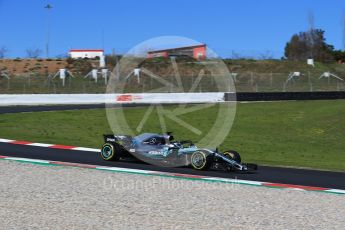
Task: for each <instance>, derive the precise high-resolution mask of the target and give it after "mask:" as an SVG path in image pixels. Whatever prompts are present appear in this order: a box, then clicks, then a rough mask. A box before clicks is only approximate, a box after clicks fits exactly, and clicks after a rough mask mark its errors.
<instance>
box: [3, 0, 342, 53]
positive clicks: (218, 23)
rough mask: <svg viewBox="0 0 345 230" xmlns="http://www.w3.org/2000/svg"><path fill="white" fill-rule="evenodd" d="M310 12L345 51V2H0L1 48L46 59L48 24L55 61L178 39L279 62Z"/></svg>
mask: <svg viewBox="0 0 345 230" xmlns="http://www.w3.org/2000/svg"><path fill="white" fill-rule="evenodd" d="M47 3H50V4H51V5H52V6H53V9H52V10H51V11H50V16H49V17H50V20H47V18H48V15H47V10H45V9H44V6H45V5H46V4H47ZM310 11H313V14H314V18H315V23H314V24H315V27H316V28H321V29H323V30H325V31H326V38H327V42H328V43H330V44H333V45H334V46H335V47H336V48H337V49H341V48H343V45H342V41H343V35H342V20H343V15H344V12H345V2H344V1H340V0H329V1H315V0H314V1H312V0H285V1H277V0H261V1H258V0H256V1H255V0H237V1H232V0H204V1H202V0H199V1H197V0H174V1H172V0H170V1H168V0H165V1H164V0H145V1H143V0H142V1H140V0H137V1H134V0H119V1H117V0H97V1H95V0H50V1H47V0H0V21H1V34H0V47H1V46H5V47H6V48H7V49H8V50H9V52H8V56H10V57H24V56H25V55H26V52H25V50H26V49H28V48H40V49H42V50H43V51H44V50H45V42H46V31H47V22H48V21H50V22H51V23H50V24H51V26H50V28H51V29H50V31H51V32H50V33H51V40H50V54H51V56H53V57H54V56H56V55H60V54H63V53H67V51H68V50H69V49H70V48H102V47H103V44H104V49H105V50H106V52H107V53H110V52H111V50H112V49H113V48H114V49H115V50H116V51H117V52H118V53H124V52H126V51H127V50H129V49H130V48H131V47H133V46H135V45H136V44H138V43H140V42H142V41H144V40H147V39H150V38H153V37H157V36H166V35H174V36H183V37H188V38H191V39H194V40H197V41H200V42H203V43H206V44H207V45H208V46H209V47H210V48H211V49H213V50H214V51H215V52H216V53H218V54H219V55H220V56H223V57H228V56H231V53H232V51H235V52H236V53H242V54H243V55H249V56H251V55H252V56H254V55H259V54H261V53H265V52H267V51H270V52H271V53H273V54H274V56H275V57H278V58H279V57H281V56H282V55H283V52H284V46H285V43H286V42H287V41H288V40H289V38H290V37H291V35H292V34H293V33H297V32H299V31H303V30H306V29H308V12H310ZM102 31H103V32H102ZM102 34H104V36H102ZM102 37H103V38H104V39H102ZM103 41H104V42H103ZM42 56H44V54H42Z"/></svg>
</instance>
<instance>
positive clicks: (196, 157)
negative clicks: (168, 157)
mask: <svg viewBox="0 0 345 230" xmlns="http://www.w3.org/2000/svg"><path fill="white" fill-rule="evenodd" d="M211 163H212V160H211V157H210V156H208V154H206V153H205V152H203V151H196V152H194V153H193V154H192V156H191V157H190V164H191V165H192V167H193V168H194V169H197V170H207V169H208V168H210V166H211Z"/></svg>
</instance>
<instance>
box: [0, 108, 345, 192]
mask: <svg viewBox="0 0 345 230" xmlns="http://www.w3.org/2000/svg"><path fill="white" fill-rule="evenodd" d="M132 106H136V105H132ZM91 108H104V104H103V105H63V106H20V107H19V106H9V107H0V114H5V113H20V112H36V111H55V110H76V109H91ZM2 138H6V137H2ZM0 155H3V156H12V157H23V158H32V159H42V160H51V161H63V162H72V163H82V164H91V165H101V166H113V167H123V168H133V169H144V170H155V171H163V172H174V173H184V174H195V175H204V176H209V177H223V178H232V179H243V180H255V181H262V182H272V183H284V184H295V185H304V186H316V187H325V188H334V189H345V173H343V172H329V171H318V170H306V169H293V168H280V167H268V166H259V170H258V171H257V172H255V173H251V174H244V173H240V172H239V173H236V172H231V173H228V172H223V171H197V170H194V169H191V168H187V167H186V168H166V167H158V166H154V165H148V164H144V163H141V162H133V161H126V162H125V161H119V162H107V161H103V160H102V159H101V157H100V155H99V154H98V153H96V152H86V151H73V150H63V149H52V148H43V147H35V146H27V145H16V144H10V143H0ZM253 163H255V162H253Z"/></svg>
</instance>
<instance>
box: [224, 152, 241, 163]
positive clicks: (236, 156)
mask: <svg viewBox="0 0 345 230" xmlns="http://www.w3.org/2000/svg"><path fill="white" fill-rule="evenodd" d="M223 154H224V156H226V157H228V158H230V159H231V160H234V161H236V162H237V163H241V156H240V154H239V153H238V152H236V151H234V150H228V151H225V152H223Z"/></svg>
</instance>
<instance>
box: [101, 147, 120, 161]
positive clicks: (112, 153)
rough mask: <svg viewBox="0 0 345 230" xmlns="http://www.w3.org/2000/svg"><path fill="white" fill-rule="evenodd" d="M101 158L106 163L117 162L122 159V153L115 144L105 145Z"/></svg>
mask: <svg viewBox="0 0 345 230" xmlns="http://www.w3.org/2000/svg"><path fill="white" fill-rule="evenodd" d="M101 156H102V158H103V160H106V161H117V160H119V159H120V152H119V150H118V148H116V147H115V146H114V145H113V144H110V143H105V144H103V146H102V149H101Z"/></svg>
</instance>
